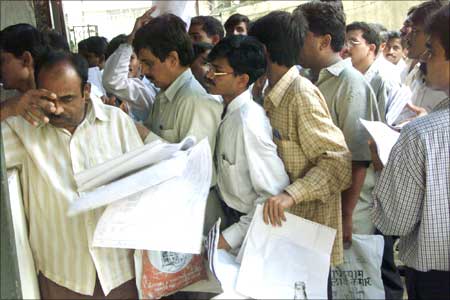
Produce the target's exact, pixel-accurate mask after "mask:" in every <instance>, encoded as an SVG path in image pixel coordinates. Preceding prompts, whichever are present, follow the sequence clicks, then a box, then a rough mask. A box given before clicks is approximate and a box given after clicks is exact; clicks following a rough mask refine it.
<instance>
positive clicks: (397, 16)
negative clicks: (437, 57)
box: [199, 0, 424, 30]
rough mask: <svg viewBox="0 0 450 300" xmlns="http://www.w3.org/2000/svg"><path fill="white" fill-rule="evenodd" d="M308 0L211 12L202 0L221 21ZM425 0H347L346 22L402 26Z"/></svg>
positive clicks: (202, 5)
mask: <svg viewBox="0 0 450 300" xmlns="http://www.w3.org/2000/svg"><path fill="white" fill-rule="evenodd" d="M304 2H307V1H246V2H244V3H243V4H241V5H235V6H234V7H231V8H225V9H222V10H220V11H217V10H216V11H214V10H213V11H211V5H210V4H209V2H208V1H199V4H200V14H203V15H209V14H212V15H214V16H215V17H217V18H218V19H220V20H221V21H222V22H225V21H226V20H227V18H228V17H229V16H230V15H232V14H234V13H236V12H239V13H241V14H244V15H247V16H248V17H249V18H250V19H252V20H254V19H256V18H258V17H260V16H263V15H265V14H267V13H269V12H270V11H273V10H285V11H293V10H294V9H295V8H296V7H297V6H298V5H300V4H302V3H304ZM421 2H424V1H395V0H389V1H380V0H377V1H359V0H357V1H355V0H344V1H343V4H344V12H345V14H346V16H347V24H349V23H351V22H353V21H365V22H371V23H372V22H375V23H381V24H383V25H384V26H386V27H387V28H388V29H392V30H394V29H395V30H397V29H400V27H401V25H402V23H403V20H404V18H405V16H406V12H407V11H408V9H409V8H410V7H411V6H414V5H417V4H419V3H421Z"/></svg>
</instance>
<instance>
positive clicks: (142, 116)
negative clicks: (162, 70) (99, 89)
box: [103, 44, 158, 121]
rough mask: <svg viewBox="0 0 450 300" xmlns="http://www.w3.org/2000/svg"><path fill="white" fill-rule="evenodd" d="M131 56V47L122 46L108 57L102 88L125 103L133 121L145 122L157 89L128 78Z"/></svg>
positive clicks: (146, 82)
mask: <svg viewBox="0 0 450 300" xmlns="http://www.w3.org/2000/svg"><path fill="white" fill-rule="evenodd" d="M131 54H133V48H132V47H131V45H129V44H122V45H120V46H119V48H117V50H116V51H114V53H113V54H111V56H110V57H108V59H107V60H106V63H105V68H104V69H103V86H104V87H105V89H106V91H107V92H108V93H111V94H113V95H115V96H116V97H118V98H119V99H120V100H122V101H125V102H126V103H127V105H128V108H129V109H130V113H131V115H132V116H133V118H134V119H136V120H137V121H145V120H147V118H148V115H149V113H150V110H151V108H152V105H153V102H154V101H155V97H156V94H157V93H158V89H157V88H156V87H155V86H154V85H153V84H152V83H151V82H150V81H148V80H141V79H140V78H128V71H129V65H130V57H131Z"/></svg>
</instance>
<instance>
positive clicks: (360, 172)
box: [342, 161, 368, 217]
mask: <svg viewBox="0 0 450 300" xmlns="http://www.w3.org/2000/svg"><path fill="white" fill-rule="evenodd" d="M367 166H368V162H355V161H354V162H352V184H351V186H350V188H349V189H347V190H345V191H343V192H342V215H343V216H344V217H349V216H352V214H353V210H354V209H355V206H356V203H357V202H358V199H359V194H360V192H361V189H362V186H363V184H364V179H365V177H366V169H367Z"/></svg>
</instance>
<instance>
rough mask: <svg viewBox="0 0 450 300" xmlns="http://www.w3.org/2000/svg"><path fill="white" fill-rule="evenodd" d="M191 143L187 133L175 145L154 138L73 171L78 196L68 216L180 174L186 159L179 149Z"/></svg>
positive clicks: (184, 148) (122, 197)
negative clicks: (142, 144)
mask: <svg viewBox="0 0 450 300" xmlns="http://www.w3.org/2000/svg"><path fill="white" fill-rule="evenodd" d="M194 144H195V137H190V136H189V137H186V138H185V139H184V140H183V141H181V142H180V143H178V144H167V143H163V142H161V141H155V142H153V143H150V144H147V145H144V146H143V147H140V148H138V149H135V150H133V151H130V152H128V153H125V154H124V155H121V156H119V157H117V158H114V159H112V160H109V161H106V162H104V163H102V164H99V165H97V166H95V167H94V168H90V169H87V170H85V171H83V172H80V173H77V174H75V182H76V183H77V186H78V191H79V192H80V198H79V199H77V200H75V201H74V202H73V203H71V205H70V207H69V211H68V215H69V216H72V215H76V214H79V213H82V212H84V211H88V210H92V209H95V208H98V207H101V206H104V205H108V204H111V203H113V202H116V201H118V200H121V199H124V198H126V197H130V196H132V195H133V194H137V193H139V192H142V191H144V190H146V189H148V188H150V187H152V186H155V185H157V184H160V183H161V182H164V181H166V180H169V179H171V178H174V177H177V176H181V174H182V172H183V170H184V168H185V166H186V161H187V160H186V157H183V155H182V151H183V150H188V149H190V148H192V147H193V145H194Z"/></svg>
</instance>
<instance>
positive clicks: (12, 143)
mask: <svg viewBox="0 0 450 300" xmlns="http://www.w3.org/2000/svg"><path fill="white" fill-rule="evenodd" d="M87 77H88V65H87V62H86V61H85V60H84V59H82V58H81V57H80V56H78V55H73V54H70V53H55V52H50V53H48V54H46V55H45V57H43V58H42V60H40V61H38V62H37V64H36V65H35V78H36V84H37V88H38V89H41V90H46V91H47V93H50V96H46V98H39V97H36V98H35V99H32V98H30V97H25V98H21V99H20V100H18V101H12V102H8V103H7V104H6V105H5V106H4V107H3V106H2V109H5V111H4V113H5V114H4V115H2V118H3V117H5V118H6V119H5V120H4V121H3V122H2V124H1V125H2V126H1V127H2V135H3V138H4V143H5V156H6V167H7V168H14V167H16V168H18V169H19V171H20V176H21V183H22V192H23V199H24V207H25V214H26V216H27V220H28V224H29V239H30V245H31V249H32V252H33V257H34V262H35V266H36V269H37V271H38V272H39V287H40V290H41V298H42V299H119V298H120V299H136V298H137V290H136V285H135V283H134V280H133V278H134V277H135V275H134V264H133V256H132V252H131V251H130V250H125V249H111V248H94V247H93V246H92V238H93V234H94V230H95V226H96V224H97V221H98V219H99V218H100V216H101V215H102V212H103V208H99V209H96V210H92V211H89V212H87V213H84V214H82V215H79V216H75V217H67V209H68V207H69V205H70V203H71V202H73V201H76V199H77V198H78V197H79V193H78V192H77V187H76V184H75V180H74V174H76V173H78V172H80V171H83V170H85V169H88V168H91V167H93V166H95V165H97V164H99V163H102V162H104V161H106V160H109V159H112V158H114V157H116V156H119V155H122V154H123V153H125V152H128V151H130V150H133V149H135V148H137V147H139V146H142V144H143V143H142V140H141V138H140V137H139V134H138V132H137V130H136V127H135V126H134V124H133V122H132V121H131V119H130V118H129V117H128V116H126V115H125V113H123V112H122V111H121V110H119V109H118V108H115V107H112V106H105V105H103V104H102V103H101V102H100V101H99V99H97V100H96V101H90V99H91V98H90V97H89V91H90V86H89V84H88V83H87ZM29 107H38V108H40V109H41V115H39V116H40V117H41V120H42V121H40V123H37V120H36V121H31V122H30V121H28V120H25V119H24V118H23V117H22V114H27V110H28V109H29ZM35 111H38V110H35ZM30 120H32V119H30ZM105 295H106V296H105Z"/></svg>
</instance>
